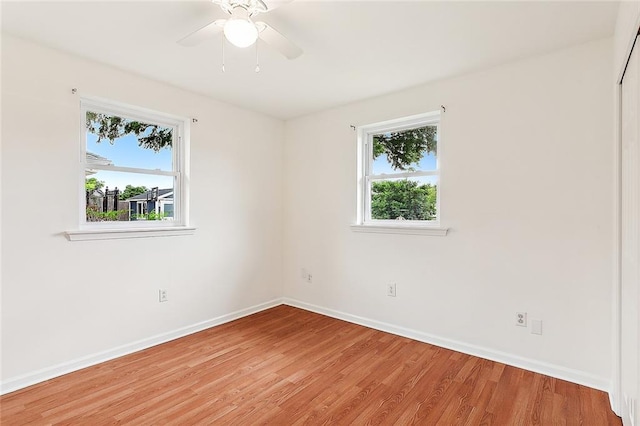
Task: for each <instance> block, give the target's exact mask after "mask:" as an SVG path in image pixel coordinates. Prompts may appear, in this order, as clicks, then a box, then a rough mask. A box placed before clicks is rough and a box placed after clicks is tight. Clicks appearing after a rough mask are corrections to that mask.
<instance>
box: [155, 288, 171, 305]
mask: <svg viewBox="0 0 640 426" xmlns="http://www.w3.org/2000/svg"><path fill="white" fill-rule="evenodd" d="M168 300H169V295H168V294H167V290H165V289H162V288H161V289H160V290H158V302H166V301H168Z"/></svg>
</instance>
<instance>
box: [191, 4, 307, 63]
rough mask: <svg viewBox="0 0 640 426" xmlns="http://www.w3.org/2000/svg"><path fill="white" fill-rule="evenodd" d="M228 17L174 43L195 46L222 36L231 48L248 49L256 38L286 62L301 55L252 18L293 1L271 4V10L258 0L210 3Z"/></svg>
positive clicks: (271, 29) (280, 35)
mask: <svg viewBox="0 0 640 426" xmlns="http://www.w3.org/2000/svg"><path fill="white" fill-rule="evenodd" d="M212 1H213V3H216V4H217V5H219V6H220V8H221V9H222V10H224V11H225V12H226V13H228V14H229V15H231V16H230V17H229V18H228V19H217V20H215V21H213V22H211V23H210V24H207V25H205V26H204V27H202V28H200V29H199V30H197V31H194V32H193V33H191V34H189V35H188V36H186V37H184V38H182V39H181V40H178V44H180V45H182V46H195V45H197V44H200V43H201V42H203V41H204V40H206V39H207V38H210V37H212V36H214V35H216V34H219V33H223V34H224V37H225V38H226V39H227V40H228V41H229V42H230V43H231V44H233V45H234V46H237V47H249V46H251V45H252V44H254V43H255V42H256V40H257V39H258V38H260V39H261V40H262V41H264V42H265V43H267V44H268V45H269V46H271V47H272V48H274V49H275V50H277V51H278V52H280V53H281V54H283V55H284V56H285V57H286V58H288V59H295V58H297V57H298V56H300V55H302V49H300V48H299V47H298V46H296V45H295V44H293V43H292V42H291V41H289V39H287V38H286V37H285V36H283V35H282V34H280V33H279V32H278V31H276V30H275V29H274V28H273V27H271V26H270V25H269V24H267V23H266V22H260V21H258V22H254V21H253V19H252V18H253V17H254V16H257V15H258V14H260V13H266V12H269V11H271V10H273V9H274V8H275V7H277V6H279V5H282V4H285V3H289V2H291V1H293V0H281V1H271V2H269V4H270V5H271V7H269V6H267V4H266V3H265V2H264V1H262V0H212Z"/></svg>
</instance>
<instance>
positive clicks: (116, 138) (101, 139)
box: [86, 111, 173, 171]
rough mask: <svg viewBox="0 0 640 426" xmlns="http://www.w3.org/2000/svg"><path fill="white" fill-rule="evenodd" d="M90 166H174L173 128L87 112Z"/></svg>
mask: <svg viewBox="0 0 640 426" xmlns="http://www.w3.org/2000/svg"><path fill="white" fill-rule="evenodd" d="M86 126H87V147H86V148H87V166H88V167H91V165H93V164H97V165H114V166H121V167H135V168H139V169H149V170H156V169H159V170H164V171H171V170H173V157H172V152H171V151H172V148H173V128H171V127H163V126H160V125H155V124H149V123H143V122H140V121H134V120H128V119H125V118H123V117H119V116H115V115H106V114H99V113H95V112H91V111H89V112H87V116H86Z"/></svg>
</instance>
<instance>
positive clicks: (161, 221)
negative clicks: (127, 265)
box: [67, 99, 189, 239]
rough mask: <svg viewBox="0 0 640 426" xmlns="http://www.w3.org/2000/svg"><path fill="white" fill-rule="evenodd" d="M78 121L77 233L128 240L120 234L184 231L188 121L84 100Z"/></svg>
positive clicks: (185, 220) (152, 234) (185, 222)
mask: <svg viewBox="0 0 640 426" xmlns="http://www.w3.org/2000/svg"><path fill="white" fill-rule="evenodd" d="M81 120H82V131H81V135H82V136H81V165H80V176H81V182H80V185H79V187H80V188H79V189H80V193H81V194H82V195H81V197H80V200H81V202H80V204H81V206H80V229H81V230H85V231H86V230H90V231H92V232H94V233H95V232H96V231H97V232H98V233H99V232H100V231H104V230H113V231H114V232H111V234H114V235H115V234H117V235H119V236H118V237H114V236H113V235H112V236H110V237H109V236H107V237H105V238H130V237H131V236H130V235H129V236H126V235H124V234H123V232H124V233H126V232H127V231H128V230H137V231H140V230H146V231H147V232H143V233H142V234H140V233H139V234H137V235H135V236H136V237H138V236H147V235H148V236H157V235H164V234H158V233H155V234H154V233H149V232H148V231H149V230H151V229H156V230H157V229H165V230H169V229H171V228H176V227H182V228H184V227H186V225H187V205H186V202H185V200H186V191H187V187H186V182H187V177H186V170H187V163H186V153H187V149H186V146H187V143H188V141H187V138H186V136H185V134H186V133H187V130H188V124H189V123H188V121H187V120H185V119H181V118H177V117H172V116H169V115H165V114H161V113H156V112H150V111H147V110H142V109H139V108H135V107H129V106H123V105H118V104H113V103H107V102H103V101H93V100H87V99H83V100H82V101H81ZM115 231H117V232H115ZM87 234H88V233H87V232H82V231H77V232H73V231H72V232H67V236H68V237H69V238H70V239H87V238H73V237H74V236H77V235H83V236H86V235H87ZM169 234H170V233H167V235H169ZM174 234H175V233H174ZM91 239H93V238H91Z"/></svg>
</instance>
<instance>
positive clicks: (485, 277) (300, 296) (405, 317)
mask: <svg viewBox="0 0 640 426" xmlns="http://www.w3.org/2000/svg"><path fill="white" fill-rule="evenodd" d="M611 56H612V40H610V39H608V40H601V41H596V42H592V43H589V44H585V45H581V46H577V47H574V48H571V49H567V50H562V51H558V52H555V53H553V54H550V55H546V56H541V57H535V58H531V59H528V60H524V61H521V62H517V63H513V64H508V65H504V66H500V67H497V68H494V69H491V70H487V71H484V72H478V73H475V74H472V75H468V76H464V77H460V78H455V79H450V80H444V81H439V82H435V83H433V84H428V85H424V86H420V87H416V88H414V89H411V90H407V91H403V92H400V93H395V94H391V95H388V96H384V97H380V98H376V99H372V100H368V101H365V102H360V103H356V104H352V105H347V106H344V107H341V108H336V109H332V110H329V111H325V112H322V113H318V114H314V115H310V116H306V117H302V118H299V119H296V120H293V121H290V122H287V123H286V127H285V166H286V169H285V174H284V179H285V198H284V199H285V224H286V226H285V240H284V264H285V270H284V294H285V296H287V297H289V298H291V299H293V301H294V303H298V304H299V303H303V304H305V306H311V307H314V308H315V309H318V310H320V311H323V312H329V313H333V314H336V315H338V316H343V317H345V318H351V319H354V318H356V317H360V319H364V320H363V321H362V322H364V323H371V324H373V323H372V322H371V321H370V320H372V321H378V322H381V323H382V324H380V323H378V325H379V326H381V327H382V328H387V329H397V330H401V331H402V330H403V329H404V330H405V331H406V332H407V333H406V334H409V335H414V336H417V337H419V338H420V337H421V338H423V339H425V340H431V341H436V342H445V343H449V344H450V346H451V347H457V348H460V349H463V350H466V351H469V352H475V353H480V354H484V355H485V356H488V357H492V358H494V359H502V360H504V361H507V362H510V363H513V364H517V365H523V366H527V367H528V368H531V369H534V370H538V371H543V372H548V373H549V374H552V375H555V376H561V377H565V378H568V379H570V380H574V381H576V382H579V383H585V384H588V385H590V386H594V387H599V388H602V389H606V390H608V388H609V385H610V377H611V376H610V375H611V356H610V354H611V352H610V347H611V326H612V323H611V276H612V272H613V271H612V254H611V247H612V244H613V240H612V238H613V235H612V228H613V225H612V221H613V214H612V209H611V200H612V197H613V193H612V175H613V169H612V164H613V158H612V132H611V129H612V128H613V127H612V126H613V111H612V108H611V106H612V104H613V90H612V86H611V83H610V82H611V81H612V63H611ZM441 104H444V105H445V106H446V108H447V112H446V113H444V114H443V116H442V147H441V148H442V150H441V161H442V182H441V185H440V189H441V194H442V199H441V202H442V220H443V224H444V225H445V226H448V227H450V228H451V230H450V233H449V235H448V236H446V237H427V236H414V235H384V234H361V233H354V232H352V231H351V230H350V229H349V225H350V224H352V223H354V222H355V212H356V186H355V183H356V134H355V132H353V131H352V130H351V129H350V127H349V126H350V125H352V124H353V125H363V124H368V123H374V122H377V121H383V120H388V119H392V118H397V117H402V116H407V115H411V114H416V113H421V112H427V111H434V110H438V109H439V107H440V105H441ZM303 267H304V268H307V269H308V270H309V271H310V272H311V273H312V274H313V281H314V282H313V283H312V284H308V283H304V282H303V280H302V279H301V277H300V269H301V268H303ZM392 281H393V282H396V283H397V297H395V298H391V297H387V296H386V295H385V284H386V283H389V282H392ZM517 311H525V312H528V314H529V318H530V319H531V318H538V319H541V320H542V321H543V331H544V334H543V335H542V336H538V335H532V334H530V329H525V328H521V327H516V326H515V325H514V322H515V320H514V318H515V313H516V312H517ZM356 319H357V318H356Z"/></svg>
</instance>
